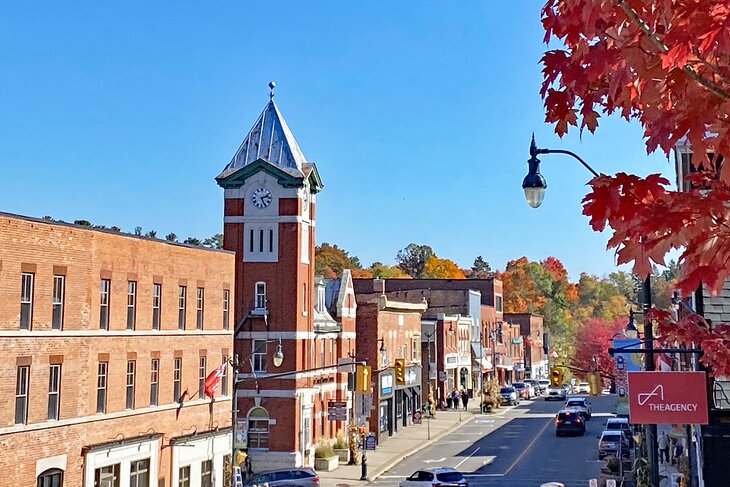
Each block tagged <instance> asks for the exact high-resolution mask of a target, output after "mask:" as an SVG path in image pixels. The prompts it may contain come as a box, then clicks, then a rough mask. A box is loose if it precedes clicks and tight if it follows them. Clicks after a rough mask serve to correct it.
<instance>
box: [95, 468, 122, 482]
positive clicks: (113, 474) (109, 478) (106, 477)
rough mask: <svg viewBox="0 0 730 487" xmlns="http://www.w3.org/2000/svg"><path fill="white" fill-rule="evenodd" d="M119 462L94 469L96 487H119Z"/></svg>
mask: <svg viewBox="0 0 730 487" xmlns="http://www.w3.org/2000/svg"><path fill="white" fill-rule="evenodd" d="M119 480H120V478H119V464H118V463H115V464H114V465H108V466H106V467H101V468H97V469H96V470H94V487H119Z"/></svg>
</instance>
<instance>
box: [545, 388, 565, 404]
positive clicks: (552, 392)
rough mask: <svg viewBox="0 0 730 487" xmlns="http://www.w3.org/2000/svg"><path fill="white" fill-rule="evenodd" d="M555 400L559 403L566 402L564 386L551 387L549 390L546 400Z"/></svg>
mask: <svg viewBox="0 0 730 487" xmlns="http://www.w3.org/2000/svg"><path fill="white" fill-rule="evenodd" d="M553 399H557V400H558V401H565V389H563V387H562V386H557V387H555V386H550V387H548V388H547V392H546V393H545V400H546V401H552V400H553Z"/></svg>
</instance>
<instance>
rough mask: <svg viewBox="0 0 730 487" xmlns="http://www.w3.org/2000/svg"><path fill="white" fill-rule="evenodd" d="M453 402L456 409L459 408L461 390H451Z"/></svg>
mask: <svg viewBox="0 0 730 487" xmlns="http://www.w3.org/2000/svg"><path fill="white" fill-rule="evenodd" d="M451 404H452V405H453V406H454V409H459V390H458V389H454V390H453V391H451Z"/></svg>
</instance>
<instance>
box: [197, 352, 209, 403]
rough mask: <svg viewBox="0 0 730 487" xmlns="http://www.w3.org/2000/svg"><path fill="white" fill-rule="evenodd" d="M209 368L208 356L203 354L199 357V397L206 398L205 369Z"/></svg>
mask: <svg viewBox="0 0 730 487" xmlns="http://www.w3.org/2000/svg"><path fill="white" fill-rule="evenodd" d="M206 368H208V357H206V356H205V355H201V356H200V358H199V359H198V398H200V399H205V375H206V374H205V369H206Z"/></svg>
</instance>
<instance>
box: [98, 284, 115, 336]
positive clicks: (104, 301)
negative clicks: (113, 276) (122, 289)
mask: <svg viewBox="0 0 730 487" xmlns="http://www.w3.org/2000/svg"><path fill="white" fill-rule="evenodd" d="M111 287H112V282H111V280H109V279H102V280H101V282H100V283H99V329H100V330H108V329H109V294H110V292H111Z"/></svg>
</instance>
